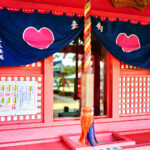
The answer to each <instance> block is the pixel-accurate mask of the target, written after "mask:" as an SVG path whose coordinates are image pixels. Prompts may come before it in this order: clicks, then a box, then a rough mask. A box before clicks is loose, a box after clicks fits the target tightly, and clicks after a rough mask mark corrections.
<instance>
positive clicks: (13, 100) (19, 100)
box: [0, 81, 37, 116]
mask: <svg viewBox="0 0 150 150" xmlns="http://www.w3.org/2000/svg"><path fill="white" fill-rule="evenodd" d="M36 113H37V82H36V81H17V82H16V81H0V116H8V115H27V114H36Z"/></svg>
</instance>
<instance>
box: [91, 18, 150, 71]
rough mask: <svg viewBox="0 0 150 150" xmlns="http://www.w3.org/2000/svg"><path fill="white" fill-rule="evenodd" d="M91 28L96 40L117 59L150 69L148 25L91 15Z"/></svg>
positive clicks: (149, 29) (149, 34) (149, 31)
mask: <svg viewBox="0 0 150 150" xmlns="http://www.w3.org/2000/svg"><path fill="white" fill-rule="evenodd" d="M92 30H93V32H94V34H95V36H96V38H97V40H98V41H99V42H100V43H101V44H102V45H103V46H104V48H105V49H106V50H107V51H108V52H110V53H111V54H112V55H113V56H115V57H116V58H118V59H119V60H121V61H123V62H125V63H127V64H129V65H132V66H136V67H140V68H145V69H150V25H141V24H140V23H138V24H131V23H130V22H120V21H119V20H116V21H114V22H110V21H109V20H108V19H106V20H105V21H103V22H101V21H100V18H95V17H92Z"/></svg>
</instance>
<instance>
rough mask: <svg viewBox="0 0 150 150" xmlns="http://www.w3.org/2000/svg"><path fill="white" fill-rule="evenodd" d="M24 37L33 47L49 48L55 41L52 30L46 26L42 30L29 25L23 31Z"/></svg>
mask: <svg viewBox="0 0 150 150" xmlns="http://www.w3.org/2000/svg"><path fill="white" fill-rule="evenodd" d="M23 39H24V41H26V42H27V43H28V44H29V45H30V46H32V47H35V48H38V49H47V48H48V47H49V46H50V45H51V44H52V43H53V41H54V36H53V33H52V31H51V30H50V29H48V28H46V27H43V28H41V29H40V30H37V29H36V28H34V27H28V28H26V29H25V30H24V32H23Z"/></svg>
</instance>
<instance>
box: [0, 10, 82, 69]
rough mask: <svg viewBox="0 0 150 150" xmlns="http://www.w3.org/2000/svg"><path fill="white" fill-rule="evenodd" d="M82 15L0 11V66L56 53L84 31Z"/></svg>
mask: <svg viewBox="0 0 150 150" xmlns="http://www.w3.org/2000/svg"><path fill="white" fill-rule="evenodd" d="M83 25H84V21H83V18H78V17H77V16H74V17H68V16H66V15H65V14H64V15H62V16H56V15H53V14H52V13H49V14H39V13H37V12H35V13H23V12H21V11H20V12H11V11H7V10H6V9H4V10H3V11H0V66H20V65H26V64H30V63H32V62H35V61H39V60H42V59H44V58H46V57H48V56H50V55H52V54H54V53H55V52H58V51H59V50H61V49H62V48H64V47H65V46H67V45H68V44H69V43H70V42H71V41H72V40H74V39H75V38H76V37H77V36H78V35H79V33H80V32H81V31H82V30H83Z"/></svg>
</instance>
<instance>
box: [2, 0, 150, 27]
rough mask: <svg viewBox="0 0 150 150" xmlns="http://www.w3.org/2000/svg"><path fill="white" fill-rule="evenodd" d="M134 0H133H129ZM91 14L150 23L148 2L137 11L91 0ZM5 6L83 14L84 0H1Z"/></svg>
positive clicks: (71, 14)
mask: <svg viewBox="0 0 150 150" xmlns="http://www.w3.org/2000/svg"><path fill="white" fill-rule="evenodd" d="M131 1H134V0H131ZM91 3H92V10H91V15H92V16H95V17H101V19H102V20H105V19H106V18H108V19H109V20H110V21H115V20H116V19H119V20H120V21H123V22H126V21H128V20H130V22H131V23H134V24H137V23H138V22H140V23H141V24H142V25H147V24H148V23H150V3H149V4H148V5H147V6H146V8H145V9H144V11H139V10H137V9H135V8H131V7H120V8H115V7H114V6H113V4H112V1H111V0H92V1H91ZM4 8H6V9H7V10H9V11H16V12H18V11H20V10H22V11H23V12H24V13H33V12H35V11H37V12H38V13H49V12H50V11H51V12H52V13H53V14H55V15H63V14H64V13H65V14H66V15H67V16H74V15H75V14H76V15H77V16H78V17H82V16H83V8H84V0H55V1H54V0H42V1H41V0H1V1H0V9H1V10H3V9H4Z"/></svg>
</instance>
